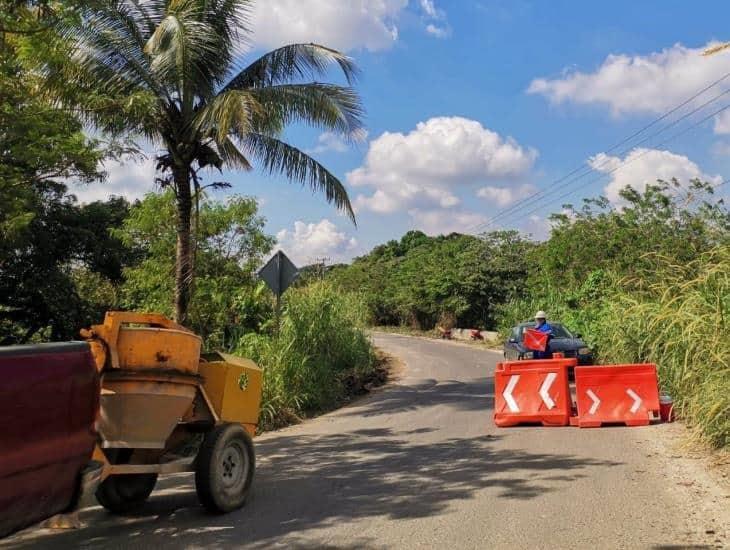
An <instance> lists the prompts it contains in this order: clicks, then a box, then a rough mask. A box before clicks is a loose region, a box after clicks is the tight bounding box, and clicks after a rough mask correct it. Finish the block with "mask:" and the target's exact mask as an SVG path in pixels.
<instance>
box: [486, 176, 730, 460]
mask: <svg viewBox="0 0 730 550" xmlns="http://www.w3.org/2000/svg"><path fill="white" fill-rule="evenodd" d="M622 196H623V198H624V200H625V202H626V204H625V206H624V208H622V209H612V208H610V207H609V205H608V203H607V202H606V201H605V200H604V199H598V200H591V201H586V204H585V206H584V208H583V209H582V210H581V211H580V212H577V211H575V210H573V211H572V212H571V215H570V216H568V215H560V216H555V217H554V219H555V221H556V222H557V226H556V227H555V228H554V230H553V232H552V234H551V236H550V239H548V240H547V241H546V242H544V243H541V244H540V245H539V246H537V247H536V248H535V249H534V250H533V251H532V253H531V263H532V265H533V266H534V270H533V271H532V273H531V274H530V276H529V283H528V288H527V292H526V293H525V294H524V296H522V297H521V298H518V299H516V300H512V301H510V302H509V303H508V304H505V305H504V306H502V307H501V310H500V317H501V319H500V327H501V329H502V331H506V330H508V329H509V328H510V327H511V326H513V325H514V324H516V323H517V322H519V321H522V320H525V319H528V318H530V317H531V316H532V315H534V312H535V311H536V310H538V309H544V310H546V311H547V312H548V314H549V315H550V317H551V318H552V319H554V320H560V321H562V322H564V323H565V324H566V325H567V326H568V327H570V328H571V329H572V330H574V331H577V332H580V333H581V334H582V335H583V337H584V338H585V340H586V341H587V342H588V343H589V344H590V345H591V346H593V347H594V349H595V350H596V351H597V353H598V356H599V358H600V360H601V361H604V362H613V363H623V362H645V361H646V362H653V363H656V364H657V365H658V368H659V376H660V382H661V385H662V387H663V388H664V389H665V390H667V391H668V392H669V393H670V394H671V395H672V397H673V398H674V400H675V403H676V404H677V408H678V410H679V412H680V414H681V415H682V417H683V418H684V419H685V420H686V421H687V422H688V423H689V424H690V425H692V426H693V427H694V429H695V434H696V435H697V436H698V437H701V438H703V439H705V440H706V441H709V442H710V443H712V444H713V445H715V446H717V447H726V446H727V445H728V440H729V439H730V400H729V399H728V395H730V376H729V375H730V356H729V355H728V352H727V346H726V345H725V343H724V339H725V335H726V334H727V330H728V319H730V287H729V280H730V279H729V277H730V276H729V275H728V274H730V232H729V231H728V230H729V229H730V224H729V223H728V222H729V220H730V217H729V214H728V210H727V208H726V207H725V205H724V203H723V202H722V201H713V199H712V196H713V193H712V188H711V187H710V186H709V185H707V184H703V183H701V182H697V181H695V182H692V184H691V186H690V189H689V191H688V192H685V193H680V192H679V189H678V188H677V184H676V182H671V183H667V182H661V181H660V182H658V183H657V184H656V185H653V186H649V187H648V188H647V189H646V191H645V192H643V193H637V192H636V191H634V190H632V189H627V190H625V191H624V192H623V194H622Z"/></svg>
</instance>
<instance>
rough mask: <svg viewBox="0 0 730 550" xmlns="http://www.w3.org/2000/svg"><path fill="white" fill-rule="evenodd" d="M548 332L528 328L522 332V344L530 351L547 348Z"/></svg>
mask: <svg viewBox="0 0 730 550" xmlns="http://www.w3.org/2000/svg"><path fill="white" fill-rule="evenodd" d="M547 343H548V334H547V332H540V331H539V330H534V329H531V328H528V329H527V330H526V331H525V332H523V333H522V344H523V345H524V346H525V347H526V348H527V349H529V350H532V351H545V350H546V349H547Z"/></svg>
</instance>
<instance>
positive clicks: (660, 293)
mask: <svg viewBox="0 0 730 550" xmlns="http://www.w3.org/2000/svg"><path fill="white" fill-rule="evenodd" d="M655 261H656V265H657V268H656V269H657V271H658V273H659V274H660V276H658V277H657V276H656V275H654V276H652V277H646V278H642V279H638V280H627V281H625V282H624V285H623V288H621V289H619V290H618V292H616V293H615V294H614V296H613V297H612V299H611V300H607V301H605V302H604V307H603V313H602V322H601V323H599V324H598V325H597V327H596V329H597V330H596V342H597V343H598V345H599V348H600V349H601V355H602V357H604V358H605V359H606V360H608V361H610V362H615V363H622V362H644V361H647V362H651V363H656V364H657V365H658V366H659V378H660V384H661V386H662V388H663V389H665V390H666V391H668V392H669V393H670V395H672V396H673V397H674V398H675V407H677V410H678V412H679V414H680V416H681V417H682V418H684V419H685V420H686V421H687V422H688V424H689V425H690V426H692V427H693V428H695V433H696V434H697V435H698V436H703V437H704V438H706V439H707V440H708V441H709V442H710V443H712V444H713V445H715V446H717V447H727V446H728V445H730V348H729V347H728V345H727V335H728V330H730V246H722V247H718V248H717V249H715V250H713V251H711V252H708V253H706V254H704V255H702V256H701V257H700V258H698V259H697V260H695V261H693V262H690V263H689V264H684V265H677V264H675V263H674V262H673V261H671V260H668V259H666V258H655ZM647 280H649V281H651V282H646V281H647Z"/></svg>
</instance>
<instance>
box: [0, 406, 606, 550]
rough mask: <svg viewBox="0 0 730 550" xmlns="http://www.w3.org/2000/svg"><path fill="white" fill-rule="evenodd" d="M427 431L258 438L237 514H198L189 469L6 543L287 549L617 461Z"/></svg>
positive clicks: (533, 488) (526, 494)
mask: <svg viewBox="0 0 730 550" xmlns="http://www.w3.org/2000/svg"><path fill="white" fill-rule="evenodd" d="M482 397H483V396H482ZM430 431H431V430H425V429H420V430H411V431H402V432H400V431H393V430H391V429H389V428H385V427H383V428H373V429H361V430H354V431H350V432H345V433H341V434H327V435H298V434H296V433H292V434H290V435H288V434H286V433H282V434H279V435H277V436H275V437H271V438H269V439H266V440H264V441H262V442H260V443H259V444H258V446H257V450H258V454H259V456H260V457H262V464H261V467H260V469H259V471H258V472H257V478H256V481H255V485H254V492H253V495H252V498H251V500H250V501H249V503H248V504H247V506H246V507H245V508H244V509H243V510H241V511H239V512H235V513H232V514H228V515H224V516H211V515H207V514H205V513H204V512H203V511H202V509H201V508H200V507H199V506H198V504H197V499H196V496H195V491H194V488H193V486H192V479H191V478H190V476H177V477H175V478H173V479H168V480H165V481H162V482H161V488H163V489H164V490H163V491H159V492H157V493H156V494H153V497H152V498H151V500H150V502H148V503H147V505H146V506H145V507H144V508H143V509H141V510H140V511H139V512H138V513H137V514H135V516H132V517H128V518H124V520H123V521H120V520H119V519H116V518H112V517H111V516H109V515H107V514H106V513H105V512H103V511H100V510H99V509H98V508H97V509H92V510H88V511H86V512H85V513H84V514H83V515H82V520H84V521H86V522H87V523H88V526H87V527H85V528H83V529H81V530H78V531H69V532H60V533H51V534H48V533H47V532H36V534H33V533H29V535H28V537H29V538H20V539H16V540H11V541H6V545H7V546H8V547H10V548H30V547H33V548H43V547H58V548H61V547H67V548H70V547H74V548H80V547H85V546H88V547H93V548H116V547H126V546H136V545H143V546H144V547H150V548H151V547H165V546H169V547H175V548H180V547H185V546H186V545H193V544H194V545H195V546H198V547H206V548H216V547H231V546H239V545H241V546H243V545H248V546H251V547H269V546H271V545H272V544H275V543H277V542H279V543H282V544H284V541H285V545H286V546H287V547H299V548H308V547H318V548H321V547H324V546H326V545H325V544H323V543H324V542H325V540H324V539H320V538H318V537H322V536H323V534H322V533H321V532H319V533H318V532H316V531H315V530H317V529H325V528H327V527H331V526H334V525H341V524H343V523H347V522H351V521H354V520H362V519H371V518H373V519H374V518H389V519H410V518H424V517H429V516H435V515H438V514H440V513H443V512H444V511H445V510H446V509H447V507H448V506H449V505H450V504H451V503H452V502H454V501H458V500H464V499H471V498H474V497H475V494H476V493H477V492H480V491H489V493H490V496H491V497H492V498H494V499H505V500H507V499H512V500H514V499H517V500H525V499H533V498H537V497H539V496H540V495H543V494H546V493H548V492H550V491H556V490H560V487H561V484H566V486H567V484H569V483H570V482H571V480H572V479H574V478H576V477H580V476H583V475H585V472H584V470H585V469H586V468H589V467H612V466H616V465H617V464H618V463H616V462H610V461H605V460H597V459H592V458H585V457H577V456H571V455H568V454H561V455H556V454H541V453H529V452H522V451H520V452H517V451H514V450H509V449H504V448H500V445H499V444H498V443H499V440H500V439H501V438H502V436H488V435H484V436H480V437H473V438H451V439H446V440H444V439H440V440H436V441H434V440H433V439H434V438H433V437H432V436H433V435H434V434H431V433H430ZM548 480H550V481H549V482H548ZM497 505H499V504H496V503H495V506H497ZM360 534H362V535H363V537H360ZM365 535H366V533H359V534H358V536H355V537H353V540H352V541H350V542H351V543H352V546H353V547H363V546H370V547H371V546H373V541H372V540H370V539H368V538H364V537H365ZM320 540H321V541H322V542H319V541H320ZM0 546H3V544H2V543H0ZM338 547H342V546H341V545H340V544H338Z"/></svg>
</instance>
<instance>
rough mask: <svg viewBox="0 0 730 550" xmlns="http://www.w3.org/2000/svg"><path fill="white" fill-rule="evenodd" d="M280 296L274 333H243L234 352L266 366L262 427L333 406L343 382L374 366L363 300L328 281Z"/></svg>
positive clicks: (337, 399) (341, 390)
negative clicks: (278, 322) (280, 307)
mask: <svg viewBox="0 0 730 550" xmlns="http://www.w3.org/2000/svg"><path fill="white" fill-rule="evenodd" d="M284 296H285V300H284V308H283V312H282V319H281V328H280V330H279V332H278V334H276V335H274V336H266V335H262V334H253V333H251V334H247V335H245V336H243V337H242V338H241V339H240V341H239V344H238V347H237V349H236V351H235V352H236V353H238V354H240V355H243V356H247V357H251V358H252V359H253V360H254V361H256V362H257V363H258V364H259V365H261V366H262V367H263V368H264V395H263V405H262V420H261V425H262V426H264V427H275V426H279V425H282V424H284V423H286V422H288V421H290V420H291V419H295V418H297V417H300V416H301V415H303V414H307V413H313V412H320V411H323V410H327V409H330V408H332V407H333V406H335V405H336V404H337V403H338V402H339V401H340V400H341V399H342V397H343V396H344V395H345V390H346V386H345V382H346V380H347V379H348V378H350V377H353V376H354V377H356V378H364V377H367V375H368V374H370V373H371V372H372V370H373V367H374V364H375V358H374V355H373V349H372V346H371V344H370V341H369V340H368V338H367V336H366V335H365V333H364V332H363V328H364V326H365V318H366V306H365V304H364V302H363V301H362V298H361V296H359V295H357V294H354V293H343V292H341V291H339V290H338V289H336V288H335V287H334V286H333V285H331V284H329V283H327V282H318V283H313V284H311V285H309V286H307V287H303V288H296V289H292V290H290V291H289V292H287V293H286V294H285V295H284Z"/></svg>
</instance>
